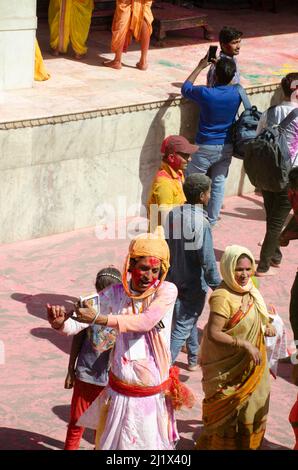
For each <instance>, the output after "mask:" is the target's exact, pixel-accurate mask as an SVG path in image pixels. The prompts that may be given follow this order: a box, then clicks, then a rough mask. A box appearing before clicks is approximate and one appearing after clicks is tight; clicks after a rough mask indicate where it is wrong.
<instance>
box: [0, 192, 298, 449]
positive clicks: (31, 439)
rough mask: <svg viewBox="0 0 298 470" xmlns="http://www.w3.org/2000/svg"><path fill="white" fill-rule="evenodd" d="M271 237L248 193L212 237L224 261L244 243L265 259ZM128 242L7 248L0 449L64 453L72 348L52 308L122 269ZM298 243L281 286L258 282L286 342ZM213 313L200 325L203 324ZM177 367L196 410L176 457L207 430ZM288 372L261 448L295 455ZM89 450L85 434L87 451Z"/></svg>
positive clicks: (229, 204) (1, 292)
mask: <svg viewBox="0 0 298 470" xmlns="http://www.w3.org/2000/svg"><path fill="white" fill-rule="evenodd" d="M16 223H17V221H16ZM264 229H265V223H264V212H263V208H262V199H261V197H260V196H257V195H254V194H250V195H247V196H243V197H231V198H227V199H226V201H225V206H224V209H223V211H222V220H221V221H220V223H219V225H218V227H217V228H216V229H215V230H214V242H215V248H216V255H217V259H219V258H220V256H221V253H222V251H223V250H224V248H225V246H227V245H229V244H232V243H238V244H242V245H244V246H247V247H248V248H250V249H251V250H252V252H253V253H254V254H255V256H256V258H257V257H258V254H259V247H258V246H257V243H258V241H259V240H261V239H262V237H263V234H264ZM127 244H128V241H126V240H118V241H116V242H114V241H112V240H108V241H100V240H98V239H97V238H96V236H95V231H94V230H93V229H84V230H77V231H75V232H70V233H65V234H61V235H54V236H50V237H46V238H42V239H37V240H31V241H25V242H19V243H15V244H11V245H2V246H1V247H0V313H1V315H0V341H1V343H0V346H4V350H5V360H3V359H4V358H3V357H0V359H1V365H0V383H1V387H0V423H1V427H0V449H32V450H35V449H36V450H37V449H61V448H62V447H63V441H64V438H65V432H66V424H67V420H68V415H69V408H70V406H69V405H70V400H71V394H72V392H71V391H69V390H64V389H63V383H64V377H65V374H66V368H67V363H68V353H69V346H70V340H69V338H64V337H61V336H59V335H58V334H57V333H56V332H55V331H53V330H52V329H51V328H49V325H48V323H47V321H46V319H45V307H44V306H45V304H46V302H51V303H57V304H58V303H61V302H67V301H68V300H71V299H73V296H77V295H80V294H82V293H86V292H90V291H91V290H92V284H93V280H94V278H95V275H96V273H97V271H98V270H99V269H100V268H102V267H104V266H106V265H107V264H110V263H114V264H115V265H116V266H118V267H121V265H122V261H123V259H124V254H125V251H126V248H127ZM297 247H298V242H297V241H295V242H293V243H292V245H291V246H290V247H288V248H286V249H284V259H283V263H282V266H281V268H280V270H279V271H278V274H277V275H276V276H275V277H272V278H270V279H269V278H267V279H264V280H262V281H261V291H262V293H263V295H264V297H265V299H266V301H270V302H273V303H274V304H275V305H276V307H277V310H278V312H279V314H280V315H281V316H282V318H283V319H284V321H285V324H286V328H287V333H288V339H289V341H291V340H292V334H291V330H290V326H289V321H288V304H289V291H290V287H291V284H292V282H293V279H294V275H295V271H296V268H297ZM207 315H208V309H207V308H206V309H205V311H204V313H203V315H202V317H201V319H200V321H199V328H200V329H202V327H203V326H204V324H205V323H206V320H207ZM186 362H187V361H186V356H185V354H183V353H181V354H180V356H179V357H178V363H179V365H180V367H181V378H182V380H184V381H186V382H187V383H188V384H189V385H190V386H191V387H192V388H193V390H194V391H195V392H196V394H197V396H198V401H197V403H196V406H195V408H194V409H192V410H191V411H185V412H179V413H178V415H177V419H178V427H179V431H180V435H181V439H180V442H179V444H178V448H179V449H193V442H194V439H195V438H196V437H197V436H198V435H199V433H200V430H201V426H202V423H201V400H202V391H201V383H200V381H201V372H200V370H198V371H196V372H188V371H187V370H186ZM290 371H291V364H289V363H282V364H280V366H279V373H278V377H277V379H276V380H274V379H273V378H271V383H272V394H271V407H270V415H269V422H268V428H267V432H266V440H265V442H264V449H291V448H292V447H293V445H294V436H293V433H292V430H291V427H290V425H289V423H288V414H289V411H290V409H291V406H292V405H293V403H294V401H295V398H296V395H297V388H296V387H294V385H292V384H291V383H290ZM91 448H92V433H91V432H90V431H86V434H85V439H83V440H82V449H91Z"/></svg>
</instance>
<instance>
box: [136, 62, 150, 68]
mask: <svg viewBox="0 0 298 470" xmlns="http://www.w3.org/2000/svg"><path fill="white" fill-rule="evenodd" d="M136 67H137V68H138V69H139V70H147V68H148V64H147V63H143V62H141V61H140V62H137V63H136Z"/></svg>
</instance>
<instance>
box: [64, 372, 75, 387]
mask: <svg viewBox="0 0 298 470" xmlns="http://www.w3.org/2000/svg"><path fill="white" fill-rule="evenodd" d="M75 379H76V376H75V370H74V369H68V372H67V375H66V377H65V382H64V388H66V389H70V388H73V386H74V383H75Z"/></svg>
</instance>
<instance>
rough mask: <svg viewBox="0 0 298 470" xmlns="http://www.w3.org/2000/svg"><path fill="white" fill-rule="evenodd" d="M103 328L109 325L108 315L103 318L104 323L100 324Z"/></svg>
mask: <svg viewBox="0 0 298 470" xmlns="http://www.w3.org/2000/svg"><path fill="white" fill-rule="evenodd" d="M100 323H101V324H102V325H103V326H105V325H107V324H108V315H106V316H105V317H104V318H103V321H101V322H100Z"/></svg>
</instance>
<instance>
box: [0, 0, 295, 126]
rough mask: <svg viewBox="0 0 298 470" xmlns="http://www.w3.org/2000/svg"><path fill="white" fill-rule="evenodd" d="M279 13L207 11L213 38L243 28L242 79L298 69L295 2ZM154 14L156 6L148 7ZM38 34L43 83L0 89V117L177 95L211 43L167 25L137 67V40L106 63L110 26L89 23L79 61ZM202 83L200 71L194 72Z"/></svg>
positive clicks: (254, 81)
mask: <svg viewBox="0 0 298 470" xmlns="http://www.w3.org/2000/svg"><path fill="white" fill-rule="evenodd" d="M279 3H280V13H278V14H273V13H270V12H259V11H254V10H239V11H219V10H204V9H200V11H201V12H204V13H207V14H208V15H209V23H210V25H211V26H212V27H213V28H214V35H215V38H216V39H217V37H218V32H219V30H220V29H221V27H222V26H223V25H233V26H235V27H237V28H239V29H240V30H241V31H243V32H244V39H243V44H242V49H241V52H240V56H239V65H240V71H241V75H242V83H243V85H245V86H253V85H262V84H268V83H276V82H279V81H280V78H281V77H282V76H283V75H285V74H286V73H288V72H292V71H294V70H297V59H298V48H297V44H298V26H297V25H298V12H297V5H295V4H294V3H295V2H292V3H293V4H292V3H291V2H290V1H288V0H284V1H283V2H279ZM153 13H154V9H153ZM37 36H38V39H39V42H40V46H41V50H42V53H43V56H44V59H45V64H46V67H47V69H48V71H49V73H50V74H51V78H50V80H48V81H46V82H35V83H34V87H33V88H32V89H26V90H17V91H7V92H3V93H1V112H0V123H1V122H10V121H15V120H16V121H19V120H23V119H34V118H42V117H48V116H53V115H54V116H55V115H62V114H68V113H76V112H83V111H91V110H98V109H102V108H110V107H119V106H125V105H128V104H129V105H131V104H140V103H148V102H150V103H151V102H156V101H163V100H166V99H168V98H169V97H174V96H180V86H181V84H182V82H183V81H184V80H185V79H186V78H187V76H188V75H189V74H190V73H191V71H192V70H193V68H194V67H195V65H196V64H197V62H198V61H199V59H200V58H201V57H203V56H204V55H205V54H206V52H207V50H208V47H209V45H210V44H211V43H215V42H216V41H213V42H210V41H206V40H204V39H203V33H202V30H201V29H200V28H198V29H189V30H184V31H180V32H172V33H170V35H169V36H168V38H167V39H166V40H165V47H163V48H160V47H154V45H153V41H152V45H151V48H150V51H149V69H148V70H147V71H146V72H143V71H140V70H138V69H136V68H135V64H136V63H137V61H138V60H139V45H137V44H133V45H132V47H131V48H130V49H129V52H128V53H126V54H124V56H123V63H124V64H125V66H124V67H123V68H122V69H121V70H114V69H109V68H107V67H104V66H103V65H102V62H103V60H104V59H107V58H111V57H112V54H111V53H110V40H111V33H110V32H109V31H95V30H92V31H91V33H90V37H89V51H88V55H87V56H86V57H85V58H84V59H83V60H81V61H76V60H74V59H73V55H72V53H71V51H70V52H69V54H68V55H63V56H60V57H58V58H57V57H53V56H51V55H50V54H49V31H48V26H47V24H46V23H43V22H40V24H39V28H38V34H37ZM198 83H205V73H204V72H202V75H201V76H200V77H199V79H198Z"/></svg>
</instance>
